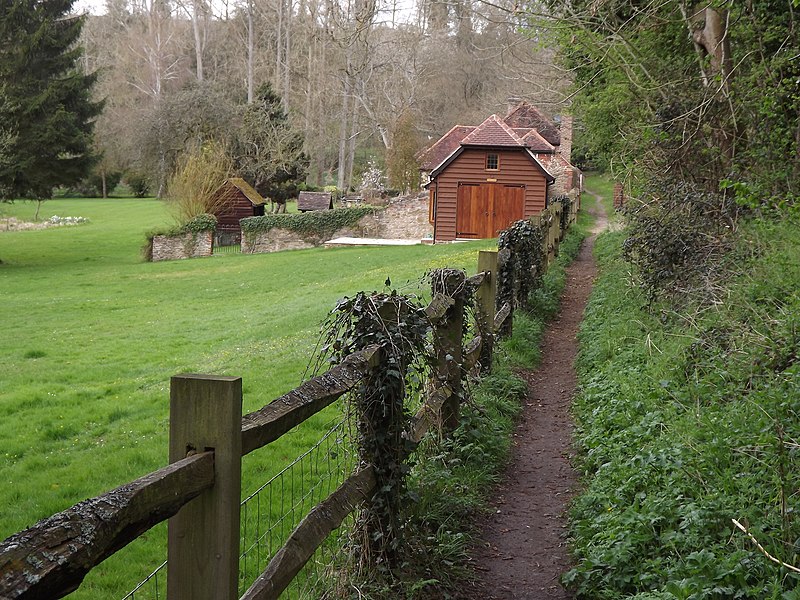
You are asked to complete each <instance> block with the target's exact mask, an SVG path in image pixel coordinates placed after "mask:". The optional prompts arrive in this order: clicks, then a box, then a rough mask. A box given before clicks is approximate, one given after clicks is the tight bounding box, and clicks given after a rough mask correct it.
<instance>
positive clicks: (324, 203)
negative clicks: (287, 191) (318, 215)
mask: <svg viewBox="0 0 800 600" xmlns="http://www.w3.org/2000/svg"><path fill="white" fill-rule="evenodd" d="M331 209H333V196H332V194H331V193H330V192H300V195H298V196H297V210H299V211H300V212H307V211H310V210H331Z"/></svg>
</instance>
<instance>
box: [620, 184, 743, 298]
mask: <svg viewBox="0 0 800 600" xmlns="http://www.w3.org/2000/svg"><path fill="white" fill-rule="evenodd" d="M626 214H627V216H628V218H629V220H630V227H629V235H628V239H626V240H625V243H624V245H623V256H624V257H625V259H626V260H628V261H629V262H631V263H632V264H633V265H635V266H636V268H637V275H638V277H639V279H640V281H641V283H642V286H643V287H644V290H645V293H646V295H647V298H648V300H649V302H650V303H652V302H653V301H655V300H656V299H657V298H659V297H661V296H671V297H672V298H673V299H677V298H678V297H682V298H684V299H687V298H690V297H693V298H698V297H700V298H703V299H705V301H714V300H715V299H716V298H717V297H718V296H719V292H720V291H721V290H720V288H719V286H718V283H719V282H720V278H721V277H722V276H723V275H724V274H725V273H726V271H725V269H724V267H723V264H722V263H723V261H724V259H725V258H726V257H727V256H728V255H729V250H730V249H731V248H732V247H733V242H734V239H735V236H734V233H735V231H736V225H737V220H738V216H739V207H738V205H737V204H736V203H735V202H733V201H731V200H728V199H726V198H725V197H724V196H721V195H719V194H713V193H710V192H706V191H704V190H702V189H699V188H697V187H694V186H692V185H691V184H688V183H680V182H678V183H674V182H659V183H656V184H655V185H654V186H653V187H652V188H651V189H649V190H648V191H647V192H646V193H645V195H644V200H643V201H640V202H634V201H630V202H628V204H627V205H626Z"/></svg>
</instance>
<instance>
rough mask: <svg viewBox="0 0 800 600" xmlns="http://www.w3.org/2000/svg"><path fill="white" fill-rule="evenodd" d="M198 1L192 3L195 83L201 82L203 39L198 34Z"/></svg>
mask: <svg viewBox="0 0 800 600" xmlns="http://www.w3.org/2000/svg"><path fill="white" fill-rule="evenodd" d="M199 5H200V0H194V2H193V3H192V12H193V13H194V16H193V18H192V31H193V32H194V54H195V60H196V61H197V81H203V38H202V35H201V33H200V17H201V15H200V6H199Z"/></svg>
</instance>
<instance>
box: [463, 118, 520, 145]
mask: <svg viewBox="0 0 800 600" xmlns="http://www.w3.org/2000/svg"><path fill="white" fill-rule="evenodd" d="M461 145H462V146H524V145H525V144H524V142H523V141H522V140H521V139H520V138H519V136H518V135H517V134H516V133H514V130H513V129H511V127H509V126H508V125H506V124H505V123H503V121H501V120H500V118H499V117H498V116H497V115H492V116H490V117H489V118H488V119H486V120H485V121H484V122H483V123H481V124H480V125H478V127H477V128H476V129H475V131H473V132H472V133H470V134H469V135H467V136H466V137H465V138H464V139H463V140H461Z"/></svg>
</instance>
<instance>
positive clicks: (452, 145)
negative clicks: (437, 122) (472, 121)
mask: <svg viewBox="0 0 800 600" xmlns="http://www.w3.org/2000/svg"><path fill="white" fill-rule="evenodd" d="M474 130H475V127H474V126H469V125H456V126H455V127H453V128H452V129H451V130H450V131H448V132H447V133H445V134H444V135H443V136H442V137H441V138H439V139H438V140H437V141H436V142H435V143H434V144H433V145H432V146H430V147H429V148H427V149H426V150H423V151H422V152H420V153H419V154H418V155H417V159H418V160H419V163H420V167H419V168H420V169H422V170H423V171H432V170H433V169H435V168H436V167H438V166H439V165H440V164H442V163H443V162H444V160H445V159H446V158H447V157H448V156H450V155H451V154H452V153H453V152H455V151H456V149H458V147H459V146H460V145H461V140H463V139H464V138H465V137H466V136H467V135H469V134H470V133H472V132H473V131H474Z"/></svg>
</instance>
